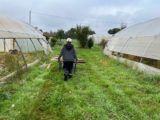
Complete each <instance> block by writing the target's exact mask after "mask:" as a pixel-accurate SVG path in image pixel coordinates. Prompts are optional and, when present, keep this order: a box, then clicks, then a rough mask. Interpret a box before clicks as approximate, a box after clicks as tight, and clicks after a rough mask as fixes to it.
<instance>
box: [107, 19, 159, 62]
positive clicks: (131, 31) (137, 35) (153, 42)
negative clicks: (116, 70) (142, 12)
mask: <svg viewBox="0 0 160 120" xmlns="http://www.w3.org/2000/svg"><path fill="white" fill-rule="evenodd" d="M107 49H108V50H110V51H115V52H119V53H124V54H130V55H134V56H139V57H145V58H151V59H156V60H160V18H156V19H153V20H150V21H148V22H144V23H140V24H136V25H134V26H131V27H128V28H126V29H124V30H122V31H120V32H119V33H117V34H116V35H115V36H114V37H113V38H112V39H111V40H110V41H109V42H108V45H107Z"/></svg>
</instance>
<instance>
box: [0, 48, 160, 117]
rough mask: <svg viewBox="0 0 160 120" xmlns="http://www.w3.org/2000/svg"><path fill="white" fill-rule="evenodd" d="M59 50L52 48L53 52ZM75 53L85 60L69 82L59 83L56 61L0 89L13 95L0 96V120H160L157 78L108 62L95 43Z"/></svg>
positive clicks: (61, 80)
mask: <svg viewBox="0 0 160 120" xmlns="http://www.w3.org/2000/svg"><path fill="white" fill-rule="evenodd" d="M59 50H60V48H59V47H56V48H55V49H54V54H55V55H57V54H58V52H59ZM77 53H78V56H79V57H80V58H83V59H85V60H86V61H87V63H86V64H84V65H78V66H77V73H76V75H74V77H73V79H72V80H70V81H67V82H64V81H63V73H62V72H59V71H58V63H57V62H53V63H52V65H51V69H50V70H44V69H40V68H39V67H35V68H34V69H33V70H32V71H31V72H29V73H26V75H24V80H23V81H17V82H16V83H11V84H8V85H6V86H5V87H3V88H1V89H0V90H1V91H0V92H1V93H3V94H4V95H6V94H7V95H8V96H9V97H11V98H10V99H9V98H6V96H5V97H3V100H0V119H7V120H8V119H9V120H14V119H16V120H17V119H19V120H108V119H113V120H159V119H160V114H159V111H160V88H159V85H160V79H159V77H149V76H146V75H144V74H142V73H139V72H137V71H135V70H132V69H130V68H129V67H127V66H126V65H123V64H120V63H119V62H117V61H114V60H111V59H109V58H108V57H106V56H104V55H103V53H102V51H101V49H100V48H99V47H97V46H96V47H94V48H93V49H92V50H88V49H77ZM26 76H27V77H26ZM12 91H14V92H13V93H12ZM3 94H1V96H2V95H3ZM13 104H14V105H15V106H14V107H13Z"/></svg>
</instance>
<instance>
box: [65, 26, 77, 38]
mask: <svg viewBox="0 0 160 120" xmlns="http://www.w3.org/2000/svg"><path fill="white" fill-rule="evenodd" d="M65 36H66V38H68V37H69V38H72V39H76V28H71V29H70V30H68V31H67V32H66V33H65Z"/></svg>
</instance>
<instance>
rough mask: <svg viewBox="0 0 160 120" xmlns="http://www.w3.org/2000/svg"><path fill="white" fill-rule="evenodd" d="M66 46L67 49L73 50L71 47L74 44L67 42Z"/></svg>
mask: <svg viewBox="0 0 160 120" xmlns="http://www.w3.org/2000/svg"><path fill="white" fill-rule="evenodd" d="M65 48H66V49H67V50H71V49H72V48H73V45H72V44H71V43H67V44H66V45H65Z"/></svg>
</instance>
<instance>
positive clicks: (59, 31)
mask: <svg viewBox="0 0 160 120" xmlns="http://www.w3.org/2000/svg"><path fill="white" fill-rule="evenodd" d="M56 37H57V38H58V39H60V40H61V39H63V38H65V32H64V30H62V29H60V30H58V31H57V33H56Z"/></svg>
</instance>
